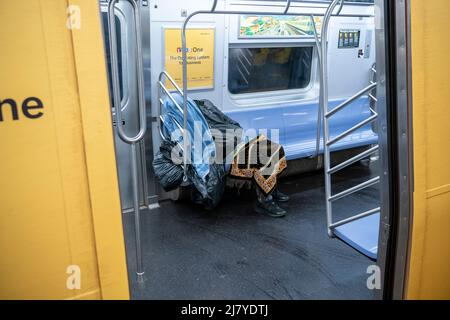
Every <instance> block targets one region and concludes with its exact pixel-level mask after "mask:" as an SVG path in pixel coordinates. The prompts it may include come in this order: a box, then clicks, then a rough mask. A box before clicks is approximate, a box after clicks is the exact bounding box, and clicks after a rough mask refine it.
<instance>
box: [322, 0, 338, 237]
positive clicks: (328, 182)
mask: <svg viewBox="0 0 450 320" xmlns="http://www.w3.org/2000/svg"><path fill="white" fill-rule="evenodd" d="M339 1H342V0H334V1H333V2H332V3H331V4H330V6H329V7H328V9H327V11H326V13H325V16H324V18H323V23H322V32H321V39H322V41H321V43H322V63H321V65H320V69H321V75H322V86H321V93H322V94H321V96H322V99H320V102H321V104H322V107H321V113H322V115H323V139H324V143H323V147H324V172H325V202H326V211H327V229H328V236H330V237H332V236H333V231H332V230H331V228H330V226H331V224H332V223H333V217H332V207H331V206H332V204H331V201H330V198H331V175H330V174H329V173H328V172H329V170H330V166H331V155H330V146H328V145H327V141H329V140H330V131H329V127H328V125H329V123H328V118H327V117H326V116H325V114H326V113H327V112H328V41H327V40H328V25H329V23H330V19H331V15H332V12H333V10H334V8H335V7H336V5H337V4H338V2H339Z"/></svg>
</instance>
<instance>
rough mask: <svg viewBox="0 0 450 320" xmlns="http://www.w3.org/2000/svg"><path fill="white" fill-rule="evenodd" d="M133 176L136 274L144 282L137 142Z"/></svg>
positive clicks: (134, 145) (134, 147)
mask: <svg viewBox="0 0 450 320" xmlns="http://www.w3.org/2000/svg"><path fill="white" fill-rule="evenodd" d="M131 174H132V183H133V206H134V228H135V233H136V234H135V236H136V274H137V282H138V283H143V282H144V264H143V261H142V246H141V223H140V221H141V217H140V208H139V185H138V181H139V180H138V171H137V148H136V142H133V143H132V144H131Z"/></svg>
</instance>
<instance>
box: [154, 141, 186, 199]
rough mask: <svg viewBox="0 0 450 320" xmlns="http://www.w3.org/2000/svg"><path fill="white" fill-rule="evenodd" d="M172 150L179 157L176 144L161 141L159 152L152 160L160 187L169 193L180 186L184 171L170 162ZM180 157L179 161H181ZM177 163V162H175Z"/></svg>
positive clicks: (180, 166) (181, 167)
mask: <svg viewBox="0 0 450 320" xmlns="http://www.w3.org/2000/svg"><path fill="white" fill-rule="evenodd" d="M172 150H174V155H175V156H180V152H179V148H178V146H177V144H176V143H174V142H172V141H168V140H163V141H162V142H161V146H160V147H159V151H158V152H157V153H156V155H155V157H154V159H153V170H154V171H155V176H156V178H157V179H158V181H159V183H160V184H161V186H162V187H163V188H164V190H166V191H171V190H174V189H176V188H178V187H179V186H180V184H181V183H182V182H183V177H184V170H183V166H182V165H181V164H175V163H174V162H173V161H172ZM182 157H183V156H182V155H181V157H180V158H178V160H179V159H182ZM177 163H179V162H177Z"/></svg>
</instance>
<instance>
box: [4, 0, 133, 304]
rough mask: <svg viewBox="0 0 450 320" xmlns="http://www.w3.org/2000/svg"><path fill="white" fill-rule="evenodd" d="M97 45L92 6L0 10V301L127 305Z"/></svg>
mask: <svg viewBox="0 0 450 320" xmlns="http://www.w3.org/2000/svg"><path fill="white" fill-rule="evenodd" d="M69 5H76V6H78V8H79V9H80V13H81V16H80V17H81V20H80V22H81V27H80V28H79V29H71V28H69V27H68V26H70V25H68V24H67V19H68V14H67V13H68V6H69ZM102 41H103V40H102V35H101V28H100V17H99V10H98V4H97V1H91V0H80V1H61V0H28V1H13V0H8V1H1V2H0V43H2V48H1V50H0V70H1V72H0V88H1V89H0V103H2V105H1V111H2V112H1V115H2V119H1V120H2V121H0V137H1V138H0V150H1V151H0V152H1V162H0V177H1V179H0V192H1V194H2V201H1V202H0V212H1V215H0V252H1V258H0V298H3V299H14V298H18V299H35V298H37V299H46V298H56V299H72V298H118V299H120V298H125V299H127V298H129V293H128V292H129V291H128V280H127V271H126V262H125V248H124V239H123V230H122V221H121V210H120V202H119V191H118V182H117V172H116V163H115V157H114V144H113V134H112V126H111V114H110V111H109V98H108V91H107V90H108V88H107V78H106V67H105V61H104V48H103V45H102V44H103V42H102ZM93 83H95V86H92V84H93ZM71 265H75V266H78V267H79V268H80V289H77V288H73V287H72V288H71V289H69V288H68V285H67V280H68V278H69V277H70V276H71V274H67V273H66V272H67V270H68V267H69V266H71ZM69 271H70V269H69ZM69 287H70V286H69Z"/></svg>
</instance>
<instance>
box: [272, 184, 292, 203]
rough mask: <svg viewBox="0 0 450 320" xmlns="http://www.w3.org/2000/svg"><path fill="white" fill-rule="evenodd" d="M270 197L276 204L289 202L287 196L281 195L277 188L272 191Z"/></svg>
mask: <svg viewBox="0 0 450 320" xmlns="http://www.w3.org/2000/svg"><path fill="white" fill-rule="evenodd" d="M272 197H273V198H274V200H275V201H276V202H288V201H289V196H288V195H287V194H284V193H282V192H281V191H280V190H279V189H278V187H277V188H275V190H273V192H272Z"/></svg>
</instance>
